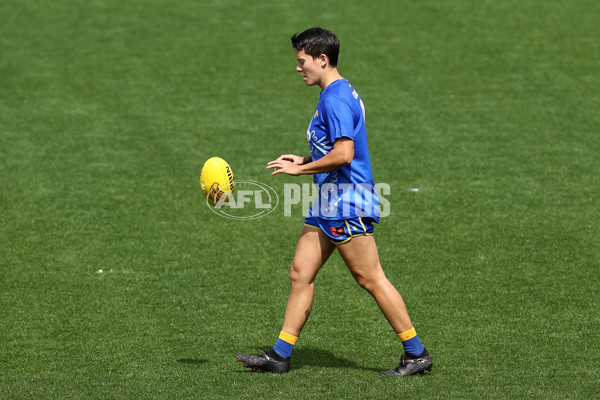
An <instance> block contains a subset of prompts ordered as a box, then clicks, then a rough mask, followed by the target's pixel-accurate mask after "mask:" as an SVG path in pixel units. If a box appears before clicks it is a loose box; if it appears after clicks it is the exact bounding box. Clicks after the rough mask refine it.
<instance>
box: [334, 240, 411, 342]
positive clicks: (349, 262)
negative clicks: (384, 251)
mask: <svg viewBox="0 0 600 400" xmlns="http://www.w3.org/2000/svg"><path fill="white" fill-rule="evenodd" d="M337 248H338V251H339V252H340V255H341V256H342V259H343V260H344V262H345V263H346V266H347V267H348V269H349V270H350V273H352V276H353V277H354V279H356V282H357V283H358V284H359V285H360V286H361V287H362V288H364V289H365V290H366V291H367V292H369V294H371V296H373V298H374V299H375V301H376V302H377V305H378V306H379V308H380V309H381V311H382V312H383V315H384V316H385V317H386V319H387V320H388V322H389V323H390V325H391V326H392V328H394V330H395V331H396V332H398V333H399V332H405V331H407V330H409V329H411V328H412V323H411V321H410V317H409V316H408V311H407V310H406V305H405V304H404V300H403V299H402V296H401V295H400V293H399V292H398V290H396V288H395V287H394V286H393V285H392V283H391V282H390V281H389V280H388V279H387V277H386V276H385V273H384V272H383V268H382V267H381V264H380V262H379V254H378V252H377V245H376V244H375V239H374V238H373V236H357V237H354V238H352V240H350V241H348V242H345V243H342V244H338V245H337Z"/></svg>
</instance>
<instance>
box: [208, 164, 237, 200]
mask: <svg viewBox="0 0 600 400" xmlns="http://www.w3.org/2000/svg"><path fill="white" fill-rule="evenodd" d="M233 189H235V180H234V178H233V170H232V169H231V167H230V166H229V164H228V163H227V161H225V160H223V159H222V158H219V157H212V158H209V159H208V160H207V161H206V162H205V163H204V166H203V167H202V172H201V173H200V190H202V194H203V195H204V197H205V198H206V200H207V201H208V202H209V203H210V204H211V205H213V206H214V205H216V204H217V203H220V204H227V202H228V201H229V199H230V196H231V194H232V193H233ZM223 196H225V198H223ZM221 198H223V200H222V201H221V202H219V200H221Z"/></svg>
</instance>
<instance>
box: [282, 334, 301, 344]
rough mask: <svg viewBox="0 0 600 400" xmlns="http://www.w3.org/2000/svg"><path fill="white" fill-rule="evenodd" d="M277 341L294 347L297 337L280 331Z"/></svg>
mask: <svg viewBox="0 0 600 400" xmlns="http://www.w3.org/2000/svg"><path fill="white" fill-rule="evenodd" d="M279 339H281V340H283V341H284V342H287V343H289V344H291V345H292V346H295V345H296V342H297V341H298V337H297V336H294V335H292V334H290V333H287V332H284V331H281V332H280V333H279Z"/></svg>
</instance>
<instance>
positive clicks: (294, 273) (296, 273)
mask: <svg viewBox="0 0 600 400" xmlns="http://www.w3.org/2000/svg"><path fill="white" fill-rule="evenodd" d="M290 280H291V281H292V284H293V283H298V282H301V281H302V268H301V267H300V266H299V265H298V264H297V263H296V262H292V265H290Z"/></svg>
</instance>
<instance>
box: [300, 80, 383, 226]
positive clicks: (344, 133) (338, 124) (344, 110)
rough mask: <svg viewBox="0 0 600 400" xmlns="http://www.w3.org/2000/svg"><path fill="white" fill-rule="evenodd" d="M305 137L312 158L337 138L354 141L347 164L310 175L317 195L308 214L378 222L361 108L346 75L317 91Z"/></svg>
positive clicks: (325, 151) (323, 153) (376, 202)
mask: <svg viewBox="0 0 600 400" xmlns="http://www.w3.org/2000/svg"><path fill="white" fill-rule="evenodd" d="M307 138H308V143H309V146H310V154H311V157H312V159H313V161H316V160H318V159H320V158H322V157H324V156H325V155H326V154H328V153H329V152H330V151H331V150H332V149H333V143H334V142H335V141H336V140H338V139H340V138H349V139H352V140H353V141H354V159H353V160H352V162H351V163H350V164H348V165H344V166H343V167H341V168H339V169H337V170H335V171H332V172H327V173H323V174H315V175H314V181H315V185H316V186H317V188H318V197H317V199H316V200H315V202H314V203H313V206H312V208H311V211H310V213H309V216H315V217H319V218H324V219H336V220H342V219H349V218H356V217H370V218H373V219H374V221H375V222H379V198H378V196H377V194H376V193H375V182H374V179H373V172H372V170H371V160H370V158H369V147H368V145H367V129H366V126H365V108H364V105H363V102H362V100H361V98H360V96H359V95H358V93H357V92H356V90H355V89H354V88H353V87H352V85H350V83H349V82H348V81H347V80H346V79H340V80H338V81H335V82H333V83H331V84H330V85H329V86H327V87H326V88H325V89H324V90H323V91H322V92H321V96H320V98H319V103H318V104H317V109H316V111H315V113H314V115H313V118H312V120H311V121H310V124H309V126H308V131H307Z"/></svg>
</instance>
